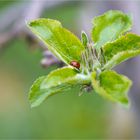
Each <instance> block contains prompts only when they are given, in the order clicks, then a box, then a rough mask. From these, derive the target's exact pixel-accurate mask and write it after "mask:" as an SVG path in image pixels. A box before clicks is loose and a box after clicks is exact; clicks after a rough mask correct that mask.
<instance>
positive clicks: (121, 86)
mask: <svg viewBox="0 0 140 140" xmlns="http://www.w3.org/2000/svg"><path fill="white" fill-rule="evenodd" d="M91 77H92V85H93V87H94V90H95V91H96V93H98V94H99V95H101V96H103V97H104V98H106V99H109V100H111V101H114V102H119V103H121V104H122V105H125V106H128V98H127V96H126V93H127V92H128V90H129V88H130V86H131V81H130V80H129V79H128V78H127V77H125V76H123V75H120V74H117V73H116V72H114V71H111V70H109V71H104V72H102V73H101V74H100V75H99V76H97V74H96V72H93V73H92V74H91Z"/></svg>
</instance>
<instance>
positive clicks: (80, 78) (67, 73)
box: [29, 67, 90, 107]
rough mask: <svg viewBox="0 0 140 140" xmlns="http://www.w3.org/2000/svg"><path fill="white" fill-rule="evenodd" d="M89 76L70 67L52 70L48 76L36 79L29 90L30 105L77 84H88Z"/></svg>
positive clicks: (37, 103)
mask: <svg viewBox="0 0 140 140" xmlns="http://www.w3.org/2000/svg"><path fill="white" fill-rule="evenodd" d="M89 79H90V78H89V77H87V76H85V75H82V74H79V73H77V71H76V70H75V69H73V68H71V67H64V68H60V69H57V70H55V71H52V72H51V73H50V74H49V75H48V76H44V77H41V78H39V79H37V80H36V81H35V82H34V84H33V86H32V87H31V90H30V92H29V100H30V103H31V107H36V106H38V105H40V104H41V103H42V102H43V101H44V100H45V99H46V98H47V97H49V96H51V95H53V94H56V93H59V92H62V91H64V90H68V89H70V88H72V86H76V85H78V84H89V83H90V80H89Z"/></svg>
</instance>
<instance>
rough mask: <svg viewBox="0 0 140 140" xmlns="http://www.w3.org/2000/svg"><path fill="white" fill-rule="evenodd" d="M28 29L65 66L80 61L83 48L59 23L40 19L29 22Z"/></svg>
mask: <svg viewBox="0 0 140 140" xmlns="http://www.w3.org/2000/svg"><path fill="white" fill-rule="evenodd" d="M28 27H29V28H30V29H31V30H32V32H33V33H34V34H35V35H36V36H37V37H39V38H40V39H41V40H42V41H43V42H44V43H45V44H46V45H47V46H48V49H50V50H51V51H52V53H53V54H54V55H55V56H56V57H58V58H59V59H61V60H62V61H64V62H65V63H66V64H69V63H70V62H71V61H73V60H75V61H78V62H80V61H81V52H82V51H83V50H84V46H83V45H82V43H81V42H80V40H79V39H78V38H77V37H76V36H75V35H73V34H72V33H71V32H70V31H68V30H66V29H65V28H63V27H62V25H61V23H60V22H59V21H57V20H52V19H43V18H42V19H37V20H33V21H31V22H30V23H28Z"/></svg>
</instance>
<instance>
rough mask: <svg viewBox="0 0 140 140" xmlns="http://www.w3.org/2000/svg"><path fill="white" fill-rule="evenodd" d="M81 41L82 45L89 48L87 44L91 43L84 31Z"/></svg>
mask: <svg viewBox="0 0 140 140" xmlns="http://www.w3.org/2000/svg"><path fill="white" fill-rule="evenodd" d="M81 41H82V44H83V45H84V46H85V47H86V46H87V43H88V42H89V40H88V36H87V34H86V33H85V32H84V31H82V33H81Z"/></svg>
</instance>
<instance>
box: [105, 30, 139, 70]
mask: <svg viewBox="0 0 140 140" xmlns="http://www.w3.org/2000/svg"><path fill="white" fill-rule="evenodd" d="M103 51H104V56H105V59H106V61H107V63H106V64H105V66H104V68H103V69H111V68H112V67H114V66H116V65H118V64H119V63H121V62H123V61H125V60H127V59H128V58H132V57H134V56H137V55H139V54H140V36H137V35H135V34H130V33H129V34H126V35H125V36H122V37H120V38H119V39H117V40H116V41H114V42H112V43H108V44H106V45H105V46H104V47H103Z"/></svg>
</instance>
